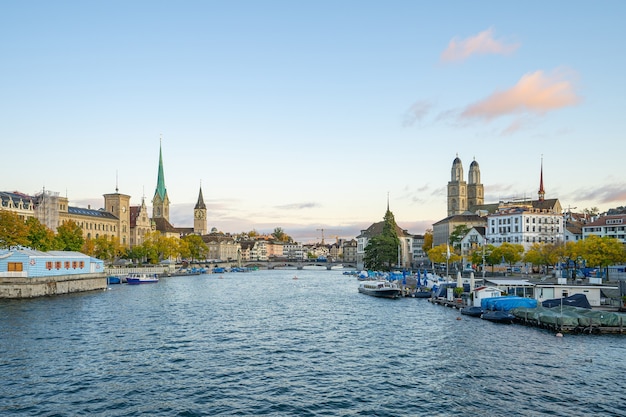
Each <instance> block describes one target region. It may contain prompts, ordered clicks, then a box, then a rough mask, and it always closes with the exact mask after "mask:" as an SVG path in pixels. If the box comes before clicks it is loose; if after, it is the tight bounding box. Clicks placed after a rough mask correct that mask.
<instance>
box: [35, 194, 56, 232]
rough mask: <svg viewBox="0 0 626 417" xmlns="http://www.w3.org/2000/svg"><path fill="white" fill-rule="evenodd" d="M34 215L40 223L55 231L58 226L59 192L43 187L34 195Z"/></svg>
mask: <svg viewBox="0 0 626 417" xmlns="http://www.w3.org/2000/svg"><path fill="white" fill-rule="evenodd" d="M35 197H36V201H37V205H36V208H35V216H36V217H37V219H38V220H39V221H40V222H41V224H43V225H45V226H46V227H48V229H50V230H52V231H54V232H56V230H57V227H59V193H58V192H56V191H49V190H46V189H44V190H43V191H42V192H41V193H40V194H37V195H36V196H35Z"/></svg>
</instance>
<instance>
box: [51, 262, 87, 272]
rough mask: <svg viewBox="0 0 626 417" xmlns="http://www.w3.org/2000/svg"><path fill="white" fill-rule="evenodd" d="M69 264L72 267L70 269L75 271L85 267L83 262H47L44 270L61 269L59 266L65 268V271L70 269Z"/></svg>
mask: <svg viewBox="0 0 626 417" xmlns="http://www.w3.org/2000/svg"><path fill="white" fill-rule="evenodd" d="M70 264H71V265H72V269H76V268H80V269H83V268H84V267H85V261H72V262H70V261H64V262H61V261H54V262H53V261H47V262H46V269H47V270H51V269H52V268H53V267H54V269H61V265H63V266H64V267H65V269H70Z"/></svg>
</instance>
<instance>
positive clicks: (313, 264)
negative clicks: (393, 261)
mask: <svg viewBox="0 0 626 417" xmlns="http://www.w3.org/2000/svg"><path fill="white" fill-rule="evenodd" d="M241 266H242V267H246V268H259V269H308V268H311V269H313V268H315V269H319V268H320V267H324V268H326V269H327V270H331V269H333V268H335V269H338V268H342V267H343V268H354V269H356V264H354V263H350V262H320V261H317V260H316V261H249V262H243V263H242V264H241Z"/></svg>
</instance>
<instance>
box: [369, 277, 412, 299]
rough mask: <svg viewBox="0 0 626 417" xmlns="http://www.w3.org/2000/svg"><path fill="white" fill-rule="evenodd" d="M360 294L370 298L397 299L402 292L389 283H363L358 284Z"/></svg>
mask: <svg viewBox="0 0 626 417" xmlns="http://www.w3.org/2000/svg"><path fill="white" fill-rule="evenodd" d="M359 292H360V293H361V294H366V295H371V296H372V297H382V298H398V297H400V295H401V294H402V290H401V289H400V288H399V287H398V286H397V285H396V284H395V283H393V282H389V281H364V282H361V283H360V284H359Z"/></svg>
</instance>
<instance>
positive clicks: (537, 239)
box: [491, 236, 554, 243]
mask: <svg viewBox="0 0 626 417" xmlns="http://www.w3.org/2000/svg"><path fill="white" fill-rule="evenodd" d="M491 241H492V242H494V243H496V242H498V243H503V242H508V243H520V241H521V239H520V237H519V236H514V237H513V238H511V236H508V237H497V238H492V239H491ZM541 242H544V243H554V236H544V237H543V238H542V237H541V236H533V237H530V236H526V243H541Z"/></svg>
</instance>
